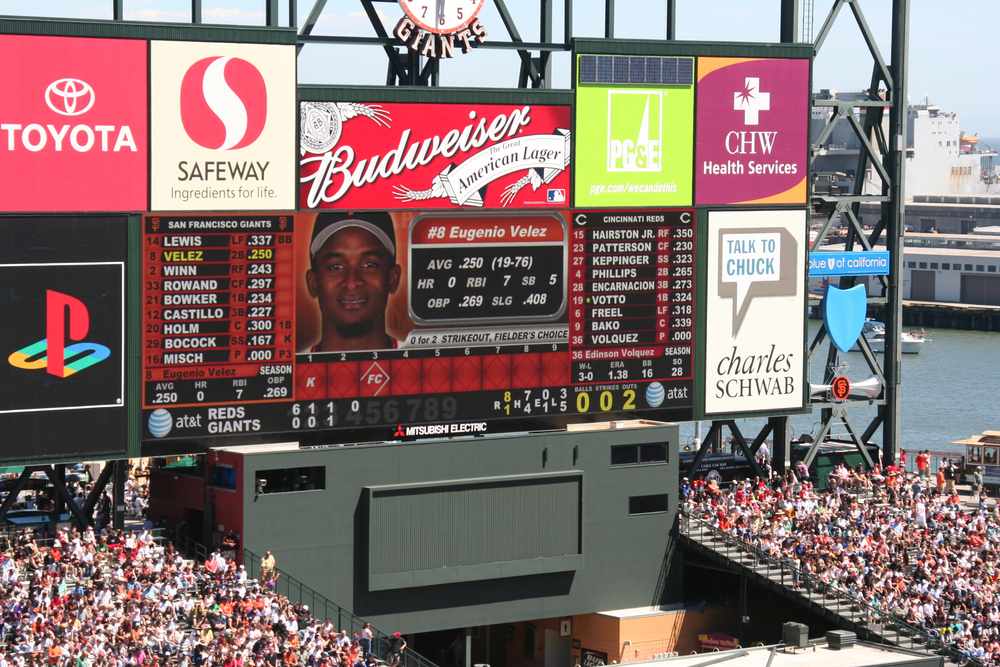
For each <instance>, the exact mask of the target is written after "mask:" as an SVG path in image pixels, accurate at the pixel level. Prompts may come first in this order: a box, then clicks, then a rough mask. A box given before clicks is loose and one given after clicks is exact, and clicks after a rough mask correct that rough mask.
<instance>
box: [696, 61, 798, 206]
mask: <svg viewBox="0 0 1000 667" xmlns="http://www.w3.org/2000/svg"><path fill="white" fill-rule="evenodd" d="M809 104H810V102H809V61H808V60H806V59H800V60H790V59H788V60H771V59H758V58H699V59H698V114H697V115H698V123H697V125H698V132H697V155H696V158H695V192H696V197H695V200H696V202H695V203H697V204H805V203H806V178H807V177H808V175H809V168H808V165H809V162H808V159H809Z"/></svg>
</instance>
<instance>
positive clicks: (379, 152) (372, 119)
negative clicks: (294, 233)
mask: <svg viewBox="0 0 1000 667" xmlns="http://www.w3.org/2000/svg"><path fill="white" fill-rule="evenodd" d="M570 120H571V119H570V108H569V107H562V106H529V105H514V106H511V105H501V104H479V105H472V104H360V103H355V102H301V103H300V106H299V124H300V126H301V135H300V146H299V152H300V153H301V155H302V159H301V161H300V163H299V180H300V188H301V192H300V194H301V197H302V200H301V206H302V208H304V209H307V208H308V209H317V208H334V209H346V210H358V209H384V208H397V209H405V208H414V209H421V210H426V209H436V208H469V209H475V208H528V207H537V206H543V207H549V208H551V207H554V206H557V207H559V206H568V204H569V200H568V198H567V193H568V191H569V165H570V159H571V146H572V142H571V141H570V129H569V128H570Z"/></svg>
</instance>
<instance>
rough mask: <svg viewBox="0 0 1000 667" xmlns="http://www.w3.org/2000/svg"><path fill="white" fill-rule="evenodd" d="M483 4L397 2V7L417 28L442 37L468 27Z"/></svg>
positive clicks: (467, 0) (464, 0)
mask: <svg viewBox="0 0 1000 667" xmlns="http://www.w3.org/2000/svg"><path fill="white" fill-rule="evenodd" d="M485 3H486V0H399V6H400V7H402V8H403V11H404V12H406V15H407V16H409V17H410V20H411V21H413V22H414V23H416V24H417V26H418V27H420V28H422V29H424V30H426V31H428V32H434V33H438V34H442V35H446V34H450V33H453V32H458V31H459V30H461V29H462V28H465V27H466V26H468V25H469V24H470V23H472V19H474V18H476V14H478V13H479V10H480V9H482V8H483V5H484V4H485Z"/></svg>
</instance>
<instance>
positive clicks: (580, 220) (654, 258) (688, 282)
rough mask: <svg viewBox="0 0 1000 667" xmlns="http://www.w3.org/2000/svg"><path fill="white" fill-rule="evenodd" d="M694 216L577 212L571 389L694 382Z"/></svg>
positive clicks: (572, 281) (572, 282)
mask: <svg viewBox="0 0 1000 667" xmlns="http://www.w3.org/2000/svg"><path fill="white" fill-rule="evenodd" d="M694 215H695V214H694V211H692V210H657V211H596V212H595V211H578V212H575V213H574V215H573V226H572V232H571V236H572V238H571V241H570V267H569V268H570V355H571V363H572V367H571V378H572V381H573V383H574V384H594V383H604V382H644V381H645V382H648V381H660V382H663V381H670V382H678V383H680V382H681V381H686V380H690V379H691V378H693V372H694V371H693V349H692V345H693V343H692V341H693V340H694V304H695V298H694V281H695V270H694V269H695V249H694V242H695V230H694ZM687 384H689V383H687ZM668 387H669V385H668ZM668 392H669V389H668Z"/></svg>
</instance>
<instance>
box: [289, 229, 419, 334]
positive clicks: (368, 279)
mask: <svg viewBox="0 0 1000 667" xmlns="http://www.w3.org/2000/svg"><path fill="white" fill-rule="evenodd" d="M309 255H310V266H311V268H310V269H309V270H308V271H307V272H306V284H307V286H308V288H309V295H310V296H312V298H314V299H316V301H317V302H318V303H319V309H320V313H322V323H323V334H322V337H321V338H320V341H319V343H317V344H316V346H315V347H313V348H312V349H311V350H309V351H310V352H343V351H347V350H383V349H391V348H395V347H396V346H397V341H396V340H395V339H394V338H392V337H391V336H389V335H388V334H387V333H386V331H385V307H386V303H387V302H388V301H389V295H390V294H393V293H395V291H396V289H397V288H398V287H399V277H400V273H401V269H400V267H399V264H397V263H396V244H395V232H394V231H393V227H392V218H390V217H389V214H388V213H333V212H330V213H320V214H319V215H318V216H316V223H315V226H314V227H313V235H312V243H311V244H310V245H309Z"/></svg>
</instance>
